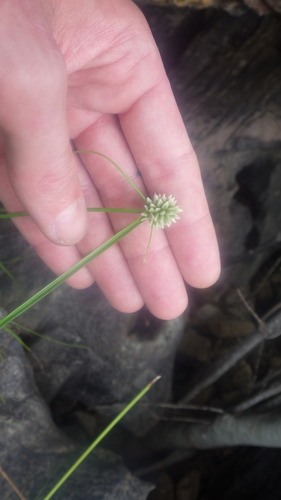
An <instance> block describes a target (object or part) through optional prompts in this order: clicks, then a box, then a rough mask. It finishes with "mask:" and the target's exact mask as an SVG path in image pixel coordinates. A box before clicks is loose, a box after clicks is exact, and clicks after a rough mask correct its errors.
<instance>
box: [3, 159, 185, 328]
mask: <svg viewBox="0 0 281 500" xmlns="http://www.w3.org/2000/svg"><path fill="white" fill-rule="evenodd" d="M75 153H93V154H96V155H99V156H102V157H103V158H105V159H106V160H108V161H109V162H110V163H111V164H112V165H113V166H114V167H115V168H116V169H117V170H118V171H119V172H120V174H122V175H123V177H125V179H126V180H127V181H128V182H129V184H130V185H131V186H132V188H133V189H134V190H135V191H136V193H137V194H138V195H139V196H140V197H141V199H142V201H143V204H144V206H143V208H142V209H132V208H110V207H109V208H107V207H101V208H88V209H87V210H88V211H89V212H107V213H118V212H119V213H124V212H126V213H135V214H138V215H139V217H138V218H137V219H135V220H134V221H133V222H131V223H130V224H128V225H127V226H125V227H124V228H123V229H121V231H119V232H118V233H116V234H114V236H112V237H111V238H109V239H108V240H107V241H105V242H104V243H102V244H101V245H99V246H98V247H97V248H96V249H95V250H93V251H92V252H90V253H89V254H88V255H86V256H85V257H83V258H82V259H81V260H80V261H79V262H77V263H76V264H74V266H72V267H70V268H69V269H68V270H67V271H65V272H64V273H63V274H61V275H60V276H58V277H57V278H55V279H54V280H53V281H51V283H49V284H48V285H46V286H45V287H43V288H42V289H41V290H39V291H38V292H37V293H35V294H34V295H32V297H30V298H29V299H27V300H26V301H24V302H23V303H22V304H20V305H19V306H18V307H16V308H15V309H13V310H12V311H11V312H10V313H9V314H7V315H6V316H5V317H4V318H1V319H0V328H4V327H6V326H7V325H8V324H9V323H11V322H12V321H14V320H15V319H16V318H18V317H19V316H20V315H21V314H23V313H24V312H26V311H27V310H28V309H30V308H31V307H32V306H34V305H35V304H37V303H38V302H39V301H40V300H42V299H43V298H44V297H46V296H47V295H49V294H50V293H51V292H52V291H54V290H55V289H56V288H58V287H59V286H60V285H62V283H64V282H65V281H66V280H67V279H68V278H70V277H71V276H72V275H73V274H75V273H76V272H77V271H79V270H80V269H82V268H83V267H84V266H86V265H87V264H88V263H89V262H90V261H92V260H93V259H95V258H96V257H98V256H99V255H100V254H102V253H103V252H105V251H106V250H107V249H108V248H110V247H111V246H112V245H114V244H115V243H117V242H118V241H120V240H121V239H122V238H124V237H125V236H126V235H127V234H128V233H130V232H131V231H132V230H133V229H135V228H136V227H137V226H139V225H140V224H142V223H143V222H144V221H148V222H149V224H150V227H151V229H150V236H149V240H148V245H147V250H146V256H147V254H148V249H149V245H150V241H151V237H152V232H153V229H154V228H156V229H157V228H161V229H164V228H165V227H169V226H171V224H173V223H174V222H176V220H177V219H178V218H179V213H180V212H181V211H182V210H181V208H180V207H179V206H178V205H177V202H176V200H175V198H174V197H173V196H172V195H169V196H166V195H165V194H154V195H153V197H152V198H149V197H148V196H145V195H144V194H143V193H142V192H141V190H140V189H139V188H138V187H137V186H136V185H135V183H134V182H133V181H132V179H130V177H129V176H128V175H127V174H126V172H124V170H123V169H122V168H121V167H120V166H119V165H118V164H117V163H116V162H115V161H113V160H112V159H111V158H109V157H108V156H106V155H105V154H103V153H99V152H97V151H92V150H79V151H75ZM26 216H28V213H27V212H12V213H7V212H3V211H2V212H1V213H0V219H7V218H16V217H26Z"/></svg>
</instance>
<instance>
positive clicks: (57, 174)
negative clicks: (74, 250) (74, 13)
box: [0, 2, 87, 244]
mask: <svg viewBox="0 0 281 500" xmlns="http://www.w3.org/2000/svg"><path fill="white" fill-rule="evenodd" d="M37 11H38V12H37ZM1 14H2V17H3V23H1V26H0V42H1V43H0V60H1V65H0V96H1V107H0V128H1V131H2V133H3V136H4V141H5V144H4V149H5V153H4V154H5V159H6V163H7V167H8V175H9V177H10V181H11V184H12V186H13V189H14V191H15V192H16V194H17V196H18V198H19V200H20V201H21V203H22V204H23V206H24V207H25V209H26V210H27V211H28V212H29V214H30V215H31V216H32V218H33V219H34V221H35V222H36V223H37V225H38V226H39V228H40V229H41V231H42V232H43V233H44V234H45V235H46V236H47V238H49V239H50V240H52V241H54V242H55V243H60V244H75V243H77V242H78V241H79V240H80V239H81V238H82V236H83V235H84V233H85V231H86V224H87V212H86V209H85V205H84V199H83V195H82V190H81V186H80V183H79V180H78V174H77V159H76V158H75V157H74V155H73V153H72V151H71V147H70V143H69V134H68V127H67V118H66V89H67V75H66V68H65V64H64V60H63V57H62V54H61V53H60V51H59V50H58V48H57V47H56V44H55V42H54V40H53V39H52V34H51V33H49V31H48V29H49V27H48V25H47V24H46V22H45V18H44V15H43V14H42V12H41V11H40V9H33V8H32V5H31V7H30V5H29V3H28V2H22V3H20V4H19V5H17V8H16V10H15V9H14V7H13V5H11V3H10V2H6V3H5V2H4V6H3V7H2V6H1ZM15 16H16V20H17V30H14V29H13V26H14V25H13V23H14V18H15ZM11 32H12V33H13V36H12V37H11V36H10V33H11ZM7 47H9V50H7Z"/></svg>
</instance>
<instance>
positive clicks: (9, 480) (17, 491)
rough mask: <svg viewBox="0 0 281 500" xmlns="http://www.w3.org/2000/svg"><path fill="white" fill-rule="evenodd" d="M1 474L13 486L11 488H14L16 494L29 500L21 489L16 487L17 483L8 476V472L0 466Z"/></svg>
mask: <svg viewBox="0 0 281 500" xmlns="http://www.w3.org/2000/svg"><path fill="white" fill-rule="evenodd" d="M0 474H1V476H2V477H3V478H4V479H6V481H7V483H9V485H10V486H11V488H12V489H13V490H14V492H15V493H16V495H17V496H18V497H19V498H20V500H27V499H26V497H25V496H23V494H22V493H21V492H20V491H19V489H18V488H17V487H16V485H15V483H14V482H13V481H12V479H11V478H10V477H9V476H8V474H7V473H6V472H5V471H4V470H3V469H2V467H0Z"/></svg>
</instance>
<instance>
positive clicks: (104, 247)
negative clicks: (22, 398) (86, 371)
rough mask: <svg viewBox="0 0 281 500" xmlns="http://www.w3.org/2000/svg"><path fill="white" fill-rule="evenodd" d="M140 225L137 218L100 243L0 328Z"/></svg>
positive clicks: (7, 318)
mask: <svg viewBox="0 0 281 500" xmlns="http://www.w3.org/2000/svg"><path fill="white" fill-rule="evenodd" d="M141 223H142V219H141V218H138V219H136V220H135V221H134V222H131V223H130V224H128V226H126V227H124V228H123V229H121V231H119V232H118V233H116V234H115V235H114V236H112V237H111V238H109V239H108V240H107V241H106V242H105V243H102V245H100V246H99V247H97V248H96V249H95V250H93V251H92V252H90V253H89V254H88V255H86V256H85V257H84V258H83V259H81V260H80V261H79V262H77V264H75V265H74V266H72V267H71V268H70V269H68V270H67V271H66V272H65V273H63V274H61V275H60V276H58V277H57V278H56V279H54V280H53V281H52V282H51V283H49V284H48V285H47V286H45V287H44V288H42V289H41V290H39V292H37V293H35V294H34V295H33V296H32V297H30V298H29V299H27V300H26V301H25V302H24V303H23V304H21V305H20V306H18V307H16V308H15V309H14V310H13V311H12V312H10V313H9V314H7V316H5V317H4V318H2V319H1V320H0V328H3V327H4V326H6V325H7V324H8V323H10V322H11V321H14V320H15V319H16V318H18V317H19V316H20V315H21V314H22V313H24V312H25V311H27V310H28V309H30V308H31V307H32V306H34V305H35V304H37V302H39V301H40V300H42V299H43V298H44V297H46V296H47V295H49V293H51V292H52V291H53V290H55V289H56V288H58V287H59V286H60V285H62V283H64V282H65V281H66V280H67V279H68V278H70V277H71V276H72V275H73V274H75V273H76V272H77V271H79V270H80V269H82V267H84V266H86V265H87V264H88V263H89V262H90V261H91V260H93V259H95V258H96V257H98V256H99V255H100V254H102V253H103V252H105V250H107V249H108V248H110V247H111V246H112V245H114V243H117V241H119V240H121V238H123V237H124V236H126V235H127V234H128V233H130V232H131V231H132V230H133V229H135V228H136V227H137V226H139V225H140V224H141Z"/></svg>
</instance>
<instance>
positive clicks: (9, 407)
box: [0, 330, 152, 500]
mask: <svg viewBox="0 0 281 500" xmlns="http://www.w3.org/2000/svg"><path fill="white" fill-rule="evenodd" d="M0 334H1V348H2V350H3V355H2V359H1V362H0V370H1V377H0V394H1V402H0V425H1V432H0V463H1V471H2V472H4V474H6V475H7V476H8V477H9V478H10V479H11V480H12V481H13V483H14V484H15V485H16V487H17V488H18V490H19V491H20V492H21V493H22V494H23V495H24V496H25V497H26V498H38V495H40V498H43V497H44V496H45V495H46V494H47V492H48V491H49V490H50V489H51V487H52V486H53V485H54V484H55V483H56V481H57V480H58V479H59V478H60V477H61V476H62V474H63V473H64V472H65V471H66V470H67V469H68V468H69V467H70V466H71V465H72V464H73V463H74V461H75V460H76V459H77V458H78V457H79V456H80V454H81V453H82V451H83V450H84V449H85V448H86V446H85V443H80V444H78V443H77V442H71V441H70V440H69V439H67V438H66V437H65V436H64V435H63V434H62V432H61V431H59V429H58V428H57V427H56V426H55V425H54V423H53V421H52V418H51V415H50V411H49V409H48V407H47V405H46V403H45V402H44V401H43V399H42V398H41V397H40V395H39V393H38V390H37V389H36V386H35V383H34V379H33V374H32V370H31V367H30V365H29V363H28V360H27V358H26V356H25V353H24V351H23V348H22V346H21V345H20V344H19V343H18V342H17V341H16V340H15V339H14V338H13V337H12V336H11V335H9V334H8V333H7V332H5V331H3V330H1V331H0ZM88 444H90V443H88ZM151 489H152V485H150V484H148V483H145V482H143V481H140V480H139V479H137V478H136V477H134V476H133V475H132V474H131V473H130V472H129V471H128V470H127V469H126V468H125V466H124V465H123V464H122V461H121V459H120V457H118V456H117V455H116V454H114V453H112V452H109V451H106V450H102V449H99V450H98V451H95V453H92V455H91V456H89V457H88V458H87V460H86V461H85V462H84V463H83V464H82V465H81V466H80V467H79V468H78V469H77V470H76V471H75V473H74V474H73V475H72V476H71V478H70V479H69V480H68V481H67V482H66V483H65V485H64V486H63V487H62V490H61V491H62V492H63V498H68V499H70V500H84V499H85V498H87V500H116V499H117V498H118V500H127V499H128V498H130V499H132V500H145V499H146V498H147V495H148V493H149V491H150V490H151ZM0 490H1V498H3V499H4V498H5V500H13V499H14V498H15V493H14V491H13V489H12V488H11V486H10V484H9V483H8V481H7V480H6V479H5V477H4V476H3V473H2V474H0ZM60 498H62V496H61V497H60Z"/></svg>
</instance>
